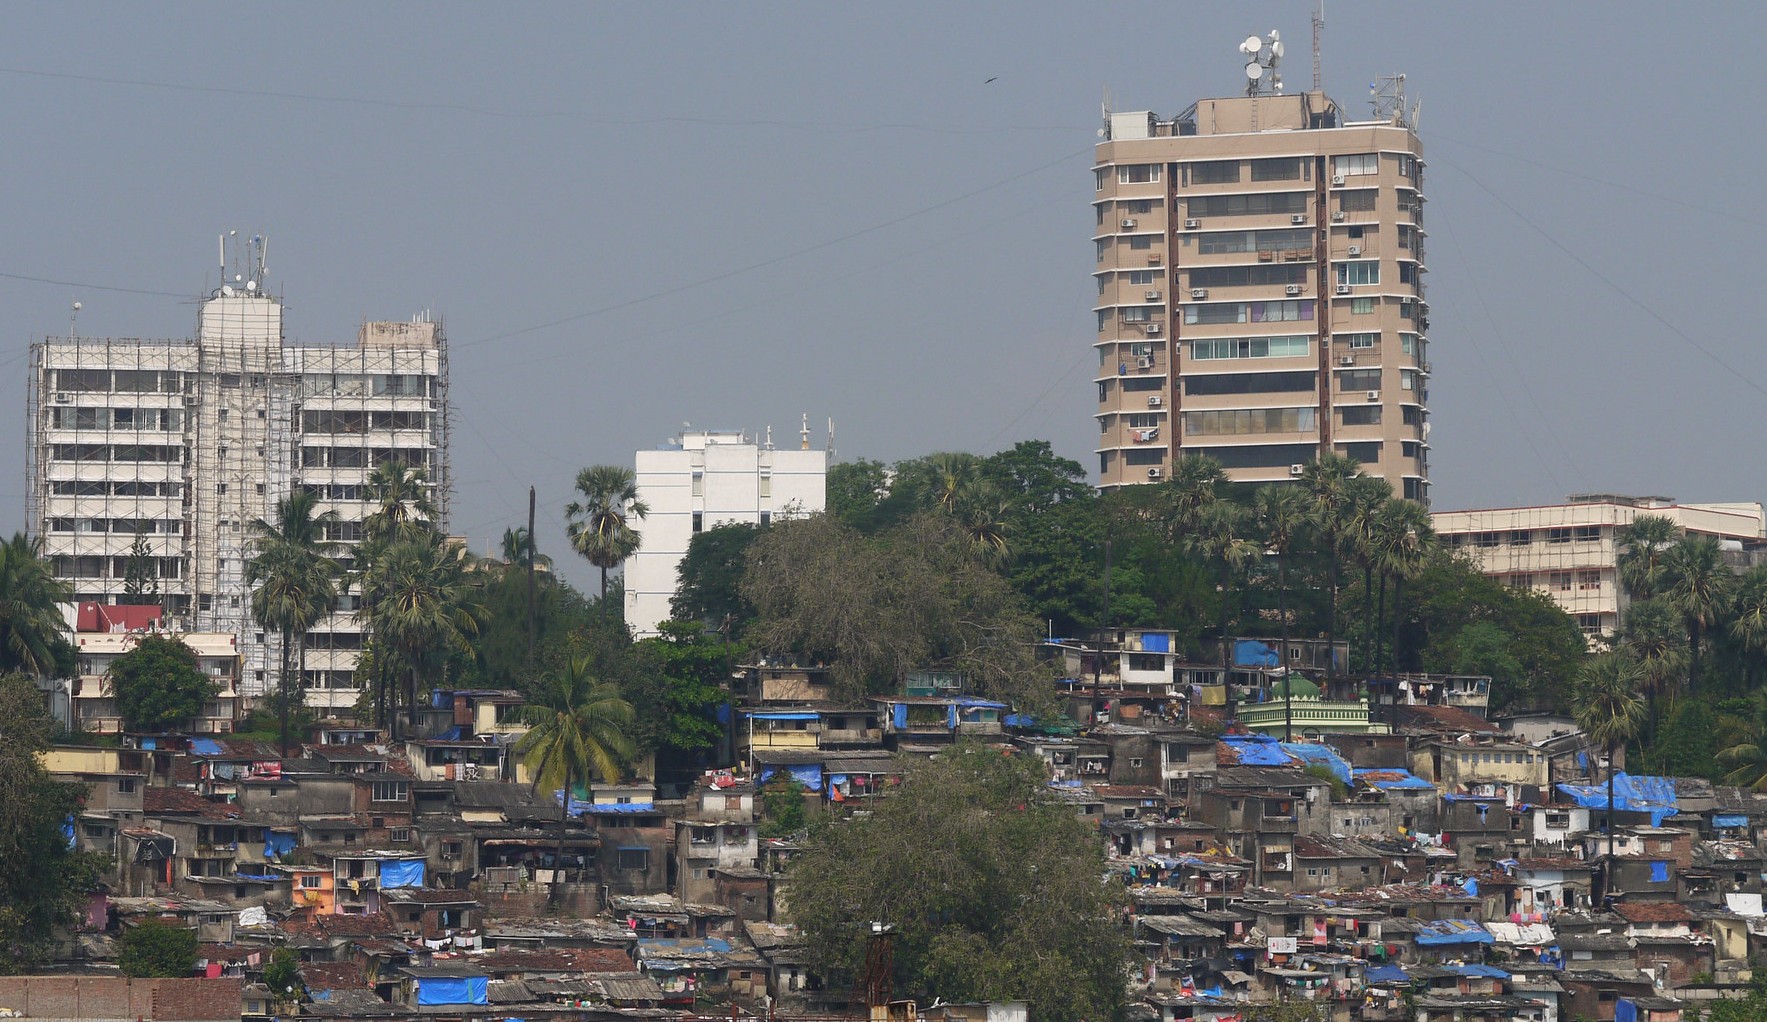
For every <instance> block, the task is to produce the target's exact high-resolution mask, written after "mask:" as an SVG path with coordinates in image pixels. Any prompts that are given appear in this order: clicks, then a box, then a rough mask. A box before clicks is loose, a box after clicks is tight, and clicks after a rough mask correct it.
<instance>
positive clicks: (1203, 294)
mask: <svg viewBox="0 0 1767 1022" xmlns="http://www.w3.org/2000/svg"><path fill="white" fill-rule="evenodd" d="M1190 297H1192V298H1195V299H1196V300H1198V301H1201V300H1203V299H1204V298H1207V297H1209V289H1208V288H1206V287H1193V288H1191V289H1190Z"/></svg>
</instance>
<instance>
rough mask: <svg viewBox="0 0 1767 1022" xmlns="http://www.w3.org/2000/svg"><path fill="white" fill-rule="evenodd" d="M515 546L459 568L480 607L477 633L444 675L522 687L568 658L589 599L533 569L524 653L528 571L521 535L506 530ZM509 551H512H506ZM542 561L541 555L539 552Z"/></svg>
mask: <svg viewBox="0 0 1767 1022" xmlns="http://www.w3.org/2000/svg"><path fill="white" fill-rule="evenodd" d="M506 532H507V533H508V534H510V535H512V537H513V540H514V543H515V548H514V549H512V550H506V551H505V556H504V558H503V559H502V560H496V559H492V560H489V561H486V560H481V561H479V562H478V563H477V564H476V565H473V566H470V567H469V568H468V570H467V571H466V572H465V573H464V576H463V578H464V581H465V582H466V583H467V585H468V586H469V588H470V589H471V596H472V602H473V603H474V604H475V605H476V607H477V608H478V612H479V617H480V620H479V628H478V634H477V635H475V636H472V641H471V643H470V644H469V645H470V649H466V650H459V651H457V652H456V654H455V655H454V657H453V659H452V660H451V662H450V663H449V665H448V668H447V669H448V672H449V674H448V676H449V678H451V679H456V680H458V681H459V683H460V684H462V685H464V686H467V687H472V688H516V689H519V688H523V687H524V686H526V685H528V684H529V683H530V682H531V681H532V680H533V679H534V678H536V677H538V676H539V675H540V674H542V673H544V672H546V671H549V670H556V669H558V668H560V667H562V666H563V665H564V661H565V660H566V659H567V658H568V651H567V647H568V645H569V642H570V635H571V633H572V632H573V631H574V630H576V629H578V628H581V627H584V626H586V625H588V624H589V623H590V622H591V621H592V620H593V619H594V618H595V617H596V614H595V612H594V610H593V607H592V605H591V603H590V602H589V600H588V599H587V598H586V597H584V596H583V594H582V593H580V592H578V591H577V590H576V589H575V588H573V587H572V586H571V584H570V583H569V582H566V581H565V580H564V579H562V578H560V577H558V576H557V575H556V574H554V573H553V572H552V571H550V570H546V569H542V570H539V571H536V572H535V575H534V591H533V611H534V622H533V624H534V651H533V656H532V657H530V656H529V652H528V573H527V557H528V554H527V548H526V543H525V536H524V535H523V534H525V533H526V532H527V529H525V528H522V529H510V530H506ZM510 554H513V556H510ZM539 562H540V564H541V565H544V564H546V563H547V558H546V555H544V554H540V555H539Z"/></svg>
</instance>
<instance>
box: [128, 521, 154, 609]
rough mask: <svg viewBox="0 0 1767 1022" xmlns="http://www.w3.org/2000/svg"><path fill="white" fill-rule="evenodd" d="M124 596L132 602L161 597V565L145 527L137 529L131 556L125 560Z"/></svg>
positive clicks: (130, 549)
mask: <svg viewBox="0 0 1767 1022" xmlns="http://www.w3.org/2000/svg"><path fill="white" fill-rule="evenodd" d="M123 597H124V598H125V599H127V600H128V601H129V602H130V603H141V602H142V601H144V600H145V601H157V600H158V599H159V598H160V573H159V567H158V565H157V564H156V563H155V559H154V556H153V548H151V547H149V546H148V545H147V531H146V530H145V529H136V530H135V542H133V543H130V544H129V556H128V558H127V559H126V560H124V561H123Z"/></svg>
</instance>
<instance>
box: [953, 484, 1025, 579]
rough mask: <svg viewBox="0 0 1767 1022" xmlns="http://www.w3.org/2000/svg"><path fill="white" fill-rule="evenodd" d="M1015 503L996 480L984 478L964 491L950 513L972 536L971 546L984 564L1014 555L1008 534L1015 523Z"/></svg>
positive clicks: (1000, 562) (992, 563)
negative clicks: (1006, 495) (1011, 501)
mask: <svg viewBox="0 0 1767 1022" xmlns="http://www.w3.org/2000/svg"><path fill="white" fill-rule="evenodd" d="M1011 512H1012V505H1011V503H1010V502H1009V501H1008V500H1007V499H1006V497H1005V495H1004V494H1002V493H1001V492H1000V490H999V489H998V488H997V487H995V486H994V485H993V484H992V483H989V482H987V481H986V480H982V481H979V482H977V483H976V484H974V485H972V486H970V487H968V488H967V489H966V490H965V491H964V492H962V493H960V494H959V495H958V498H957V503H956V504H955V505H954V506H952V508H951V510H950V512H949V513H950V515H951V518H952V520H954V521H955V522H956V523H957V527H958V528H959V529H961V530H962V531H963V534H964V536H965V537H967V538H968V539H969V543H970V549H971V551H972V552H974V553H975V555H976V557H977V559H978V560H980V561H981V562H982V563H983V564H987V565H992V566H999V565H1002V564H1005V563H1006V562H1007V561H1008V560H1010V559H1011V557H1012V544H1011V541H1010V540H1009V539H1008V538H1007V536H1008V534H1009V533H1010V532H1011V531H1012V527H1011V526H1010V525H1009V524H1007V521H1006V519H1007V518H1008V517H1010V515H1011Z"/></svg>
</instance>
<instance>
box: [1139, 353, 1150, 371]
mask: <svg viewBox="0 0 1767 1022" xmlns="http://www.w3.org/2000/svg"><path fill="white" fill-rule="evenodd" d="M1135 364H1136V365H1138V366H1140V367H1141V368H1143V369H1152V368H1153V356H1152V355H1143V356H1141V357H1140V358H1138V359H1136V360H1135Z"/></svg>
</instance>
